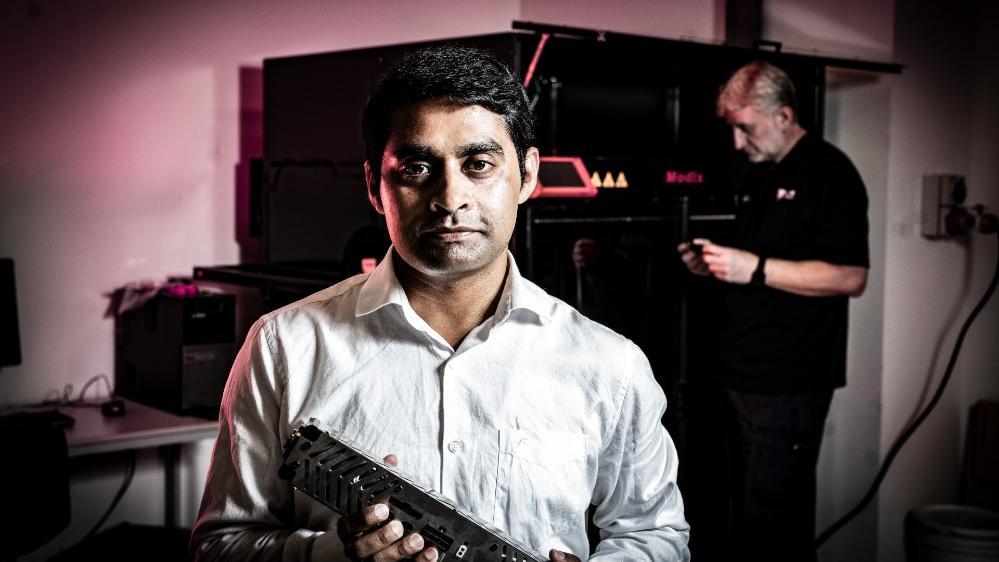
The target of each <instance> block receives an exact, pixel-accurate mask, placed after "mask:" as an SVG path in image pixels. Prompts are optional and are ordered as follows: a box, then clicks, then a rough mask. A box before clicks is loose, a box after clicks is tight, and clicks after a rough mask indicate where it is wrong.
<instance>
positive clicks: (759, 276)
mask: <svg viewBox="0 0 999 562" xmlns="http://www.w3.org/2000/svg"><path fill="white" fill-rule="evenodd" d="M766 266H767V258H765V257H763V256H760V261H759V262H758V263H757V264H756V270H755V271H753V275H752V277H750V278H749V284H750V285H752V286H754V287H766V285H767V274H766V272H765V271H764V269H765V268H766Z"/></svg>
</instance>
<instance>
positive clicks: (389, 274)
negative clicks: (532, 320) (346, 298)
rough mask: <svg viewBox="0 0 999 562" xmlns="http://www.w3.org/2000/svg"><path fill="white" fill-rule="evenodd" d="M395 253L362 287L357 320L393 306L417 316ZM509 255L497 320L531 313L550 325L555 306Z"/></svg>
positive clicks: (383, 260) (358, 301) (497, 309)
mask: <svg viewBox="0 0 999 562" xmlns="http://www.w3.org/2000/svg"><path fill="white" fill-rule="evenodd" d="M392 252H393V249H392V248H391V247H390V248H389V249H388V251H387V252H386V253H385V257H384V258H382V261H381V263H379V264H378V267H376V268H375V269H374V270H373V271H372V272H371V274H370V275H369V276H368V279H367V280H366V281H365V282H364V285H363V286H362V287H361V292H360V294H359V295H358V298H357V305H356V307H355V308H354V316H356V317H360V316H365V315H367V314H371V313H372V312H374V311H376V310H378V309H380V308H382V307H385V306H388V305H390V304H397V305H399V306H400V307H402V309H403V312H404V313H405V314H406V316H407V317H409V315H410V313H412V314H413V315H414V316H415V312H414V311H413V310H412V306H410V304H409V298H407V297H406V291H405V290H404V289H403V288H402V284H400V283H399V278H398V276H397V275H396V273H395V265H394V264H393V263H392ZM506 254H507V264H508V266H507V275H506V281H505V282H504V284H503V289H502V292H501V294H500V299H499V303H498V304H497V306H496V314H495V315H494V316H493V318H494V319H495V321H496V323H497V324H499V323H500V322H503V321H505V320H506V319H507V318H508V317H510V315H511V314H512V313H513V312H514V311H515V310H525V311H528V312H531V313H533V314H534V315H535V316H537V317H538V318H539V319H541V320H543V321H546V322H547V321H549V320H551V311H552V306H551V303H550V301H549V299H547V298H545V297H547V294H546V293H545V292H544V291H542V290H541V289H540V288H539V287H538V286H536V285H534V284H533V283H531V282H529V281H528V280H526V279H524V277H523V276H521V274H520V269H519V268H518V267H517V262H516V261H515V260H514V259H513V254H511V253H510V251H509V250H507V252H506Z"/></svg>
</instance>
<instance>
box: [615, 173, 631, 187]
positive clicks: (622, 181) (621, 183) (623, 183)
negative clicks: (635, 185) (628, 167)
mask: <svg viewBox="0 0 999 562" xmlns="http://www.w3.org/2000/svg"><path fill="white" fill-rule="evenodd" d="M614 187H628V178H626V177H624V172H618V174H617V180H616V181H615V182H614Z"/></svg>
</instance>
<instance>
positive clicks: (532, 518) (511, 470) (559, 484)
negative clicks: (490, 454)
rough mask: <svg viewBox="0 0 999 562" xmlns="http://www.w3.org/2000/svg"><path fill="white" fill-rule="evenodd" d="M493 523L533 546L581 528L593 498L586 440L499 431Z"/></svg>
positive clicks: (569, 433) (570, 434) (544, 433)
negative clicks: (570, 530)
mask: <svg viewBox="0 0 999 562" xmlns="http://www.w3.org/2000/svg"><path fill="white" fill-rule="evenodd" d="M499 437H500V453H499V455H500V458H499V469H498V471H497V475H496V476H497V479H496V512H495V515H494V523H496V524H498V525H499V526H501V527H506V528H507V529H509V530H510V532H511V533H512V534H513V536H515V537H518V538H520V539H522V540H524V541H526V542H528V543H529V544H531V546H533V547H535V548H541V547H542V546H544V545H542V544H541V543H542V541H544V540H545V539H546V538H547V537H549V536H551V535H554V534H556V533H560V532H562V531H566V530H568V529H571V528H574V527H575V526H576V525H581V524H583V522H584V520H585V514H586V508H587V506H588V505H589V500H590V488H589V487H588V486H587V485H586V483H587V474H586V436H585V435H584V434H583V433H581V432H572V431H528V430H522V429H511V430H501V431H500V435H499Z"/></svg>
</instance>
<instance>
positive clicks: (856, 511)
mask: <svg viewBox="0 0 999 562" xmlns="http://www.w3.org/2000/svg"><path fill="white" fill-rule="evenodd" d="M997 242H999V236H997ZM996 249H997V250H999V244H997V246H996ZM997 281H999V255H997V262H996V269H995V271H993V273H992V281H991V282H990V283H989V287H988V288H987V289H986V290H985V294H984V295H982V298H981V299H980V300H979V301H978V304H976V305H975V308H974V309H973V310H972V311H971V314H969V315H968V318H967V320H965V321H964V324H963V325H962V326H961V331H960V332H958V334H957V341H956V342H954V350H953V351H951V354H950V360H948V361H947V368H946V370H944V375H943V378H941V379H940V384H939V385H937V390H936V392H935V393H934V394H933V398H931V399H930V401H929V403H927V404H926V407H925V408H923V410H922V411H921V412H919V416H917V417H916V419H914V420H913V421H912V423H910V424H909V425H908V427H906V428H905V431H903V432H902V434H901V435H899V437H898V439H896V440H895V443H894V444H893V445H892V447H891V449H889V450H888V454H887V455H886V456H885V460H884V462H883V463H882V464H881V469H880V470H878V474H877V476H875V477H874V482H872V483H871V487H870V488H869V489H868V490H867V493H866V494H865V495H864V497H863V499H861V500H860V503H858V504H857V506H856V507H854V508H853V509H851V510H850V511H849V513H847V514H846V515H844V516H843V517H840V518H839V520H838V521H836V522H835V523H833V524H832V525H830V526H829V527H828V528H827V529H826V530H825V531H823V532H822V533H821V534H820V535H819V536H818V537H816V538H815V549H816V550H818V549H819V547H821V546H822V545H823V544H824V543H825V542H826V541H828V540H829V538H830V537H832V536H833V535H835V534H836V532H837V531H839V530H840V529H841V528H843V526H844V525H846V524H847V523H849V522H850V521H851V520H852V519H853V518H854V517H856V516H857V515H860V512H862V511H863V510H864V509H865V508H866V507H867V505H868V504H870V503H871V500H873V499H874V496H875V495H877V493H878V488H880V487H881V481H882V480H884V478H885V475H886V474H888V469H889V468H891V465H892V462H894V460H895V456H896V455H898V453H899V451H901V450H902V446H903V445H905V442H906V441H908V440H909V438H910V437H912V434H913V433H915V432H916V430H917V429H918V428H919V426H920V425H921V424H922V423H923V421H924V420H925V419H926V418H927V417H929V415H930V412H932V411H933V408H935V407H936V405H937V402H939V401H940V397H941V396H942V395H943V392H944V389H945V388H946V387H947V382H948V381H949V380H950V375H951V373H953V371H954V365H955V364H956V363H957V357H958V355H959V354H960V352H961V345H963V344H964V336H966V335H967V334H968V329H969V328H971V324H972V322H974V321H975V318H976V317H977V316H978V313H979V312H981V311H982V309H983V308H985V305H986V303H988V302H989V299H990V298H992V293H994V292H995V290H996V283H997Z"/></svg>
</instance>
